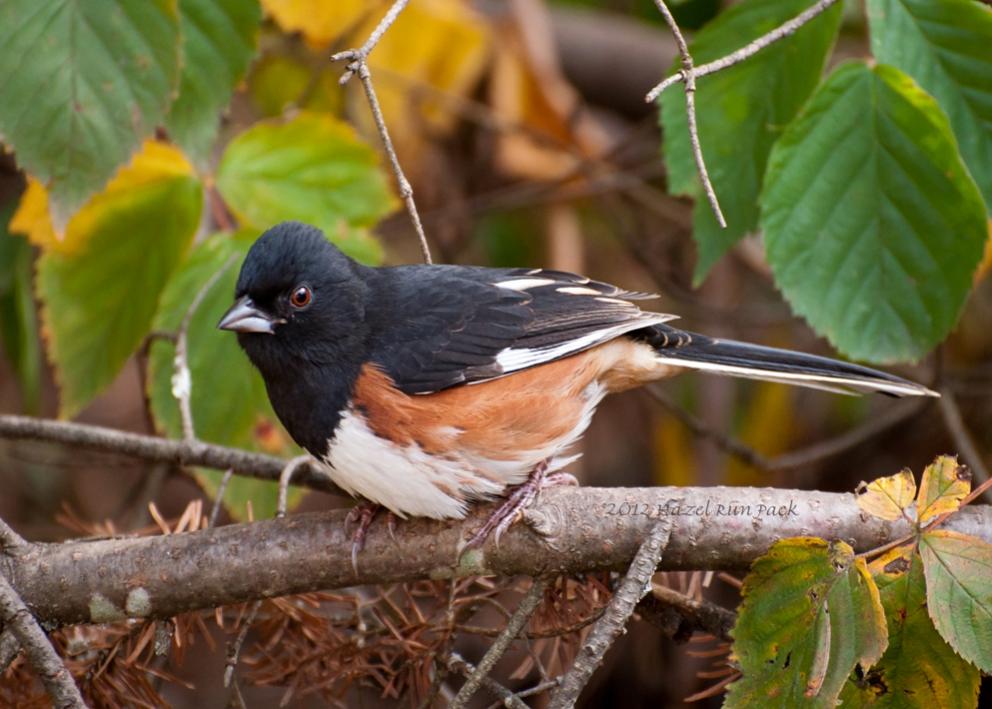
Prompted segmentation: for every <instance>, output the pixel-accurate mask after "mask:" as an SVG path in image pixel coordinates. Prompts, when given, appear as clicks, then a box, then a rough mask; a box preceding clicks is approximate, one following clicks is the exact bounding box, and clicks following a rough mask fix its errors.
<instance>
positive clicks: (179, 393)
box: [172, 254, 238, 441]
mask: <svg viewBox="0 0 992 709" xmlns="http://www.w3.org/2000/svg"><path fill="white" fill-rule="evenodd" d="M237 258H238V255H237V254H231V255H230V256H229V257H228V258H227V260H226V261H225V262H224V264H223V265H222V266H221V267H220V268H218V269H217V271H216V273H214V274H213V275H212V276H210V278H208V279H207V282H206V283H204V284H203V286H202V287H201V288H200V290H199V291H197V293H196V295H195V296H193V300H192V302H190V304H189V308H187V309H186V314H185V315H183V319H182V322H181V323H180V325H179V331H178V332H177V333H176V356H175V358H174V359H173V369H174V371H173V374H172V396H174V397H175V398H176V401H178V402H179V417H180V419H181V420H182V426H183V438H184V439H186V440H187V441H192V440H195V439H196V429H195V428H194V427H193V406H192V403H191V399H192V395H193V376H192V375H191V374H190V371H189V358H188V349H189V347H188V342H187V338H188V336H189V325H190V323H191V322H192V321H193V316H194V315H195V314H196V311H197V309H198V308H199V307H200V305H201V304H202V303H203V299H204V298H205V297H206V296H207V293H208V292H209V291H210V289H211V288H213V287H214V284H215V283H217V281H218V280H219V279H220V277H221V276H223V275H224V272H225V271H226V270H227V269H229V268H230V267H231V264H233V263H234V261H235V259H237Z"/></svg>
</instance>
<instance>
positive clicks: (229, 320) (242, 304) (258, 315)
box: [217, 295, 284, 335]
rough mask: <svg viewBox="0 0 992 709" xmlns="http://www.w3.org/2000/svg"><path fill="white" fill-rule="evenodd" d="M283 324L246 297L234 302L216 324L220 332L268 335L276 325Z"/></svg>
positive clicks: (273, 330)
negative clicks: (231, 331)
mask: <svg viewBox="0 0 992 709" xmlns="http://www.w3.org/2000/svg"><path fill="white" fill-rule="evenodd" d="M281 322H284V321H283V320H282V319H277V318H274V317H272V316H271V315H269V314H268V313H266V312H265V311H263V310H260V309H259V308H258V306H256V305H255V303H253V302H252V300H251V298H249V297H248V296H247V295H244V296H241V297H240V298H238V300H237V301H235V303H234V305H232V306H231V309H230V310H228V311H227V312H226V313H224V317H222V318H221V319H220V322H219V323H217V327H218V328H220V329H221V330H233V331H234V332H264V333H267V334H269V335H271V334H272V333H274V332H275V329H276V325H278V324H279V323H281Z"/></svg>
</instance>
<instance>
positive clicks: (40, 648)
mask: <svg viewBox="0 0 992 709" xmlns="http://www.w3.org/2000/svg"><path fill="white" fill-rule="evenodd" d="M0 619H2V620H3V625H4V628H5V629H6V628H10V631H11V633H12V634H13V635H14V637H15V638H17V640H18V642H19V643H20V645H21V647H22V648H23V649H24V654H25V655H27V658H28V661H30V663H31V665H32V667H34V671H35V672H36V673H37V674H38V677H39V678H41V682H42V684H44V685H45V689H46V690H47V691H48V694H49V696H50V697H51V698H52V704H53V706H55V707H58V708H59V709H63V708H65V709H86V704H85V703H83V697H82V695H81V694H80V693H79V688H78V687H77V686H76V683H75V682H74V681H73V679H72V675H71V674H70V673H69V670H68V669H66V666H65V664H63V662H62V658H61V657H59V654H58V653H57V652H56V651H55V648H54V647H52V643H51V642H50V641H49V640H48V636H47V635H45V631H43V630H42V629H41V627H40V626H39V625H38V623H37V622H36V621H35V618H34V616H33V615H31V611H30V610H29V609H28V607H27V606H26V605H24V601H23V600H21V597H20V596H19V595H18V594H17V591H15V590H14V589H13V588H12V587H11V585H10V584H9V583H8V582H7V580H6V579H5V578H3V577H2V576H0ZM4 654H9V653H4Z"/></svg>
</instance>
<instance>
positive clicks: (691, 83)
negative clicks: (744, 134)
mask: <svg viewBox="0 0 992 709" xmlns="http://www.w3.org/2000/svg"><path fill="white" fill-rule="evenodd" d="M654 4H655V5H657V6H658V11H659V12H661V15H662V17H664V18H665V23H666V24H667V25H668V27H669V29H671V30H672V35H674V37H675V44H676V45H677V46H678V48H679V56H680V57H681V58H682V71H681V72H680V76H682V77H683V80H684V81H685V111H686V123H687V125H688V127H689V145H690V146H691V147H692V157H693V159H694V160H695V161H696V171H697V172H698V173H699V179H700V181H701V182H702V183H703V192H704V193H705V194H706V199H707V200H708V201H709V203H710V209H712V210H713V215H714V216H715V217H716V221H717V224H719V225H720V228H721V229H726V228H727V220H726V219H725V218H724V216H723V210H722V209H720V200H718V199H717V196H716V190H714V189H713V183H712V182H710V174H709V171H707V169H706V161H705V160H704V159H703V149H702V146H701V145H700V144H699V128H698V126H697V124H696V70H695V68H694V67H693V64H692V55H691V54H689V46H688V45H687V44H686V41H685V37H683V36H682V31H681V30H680V29H679V26H678V23H677V22H675V17H674V16H673V15H672V13H671V11H670V10H669V9H668V5H666V4H665V0H655V1H654ZM653 93H654V91H653V90H652V92H651V94H653ZM651 94H648V96H649V99H648V100H649V101H653V99H651V98H650V96H651Z"/></svg>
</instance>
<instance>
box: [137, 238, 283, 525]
mask: <svg viewBox="0 0 992 709" xmlns="http://www.w3.org/2000/svg"><path fill="white" fill-rule="evenodd" d="M256 235H257V233H256V232H241V233H238V234H235V235H228V234H217V235H215V236H212V237H210V238H209V239H207V240H206V241H205V242H203V243H202V244H200V245H199V246H198V247H197V248H196V249H195V250H194V251H193V252H192V253H191V254H190V257H189V258H188V259H187V260H186V262H185V263H184V264H183V266H182V267H181V268H180V269H179V270H177V271H176V273H175V274H174V275H173V277H172V278H171V279H170V280H169V283H168V285H167V286H166V288H165V291H164V292H163V294H162V301H161V307H160V308H159V311H158V313H157V314H156V316H155V325H154V327H155V330H156V331H162V332H172V333H175V332H177V331H178V329H179V327H180V324H181V323H182V320H183V318H184V317H185V315H186V312H187V311H188V310H189V307H190V304H191V303H192V301H193V298H195V297H196V294H197V293H199V292H200V291H201V290H202V289H203V287H204V286H205V285H206V284H207V281H209V280H210V278H212V277H213V276H214V275H215V274H217V273H218V272H220V271H221V269H222V268H225V266H226V268H225V270H224V271H223V272H222V274H221V275H220V277H219V278H218V279H217V281H216V282H215V283H214V284H213V286H211V287H210V289H209V290H207V291H206V293H205V295H204V297H203V300H202V302H201V303H200V306H199V308H198V309H197V310H196V312H195V313H194V314H193V317H192V319H191V321H190V326H189V330H188V333H187V349H188V352H187V362H188V364H189V369H190V375H191V381H192V389H191V394H190V405H191V408H192V413H193V425H194V428H195V431H196V436H197V438H199V439H201V440H204V441H210V442H212V443H220V444H223V445H228V446H235V447H238V448H245V449H249V450H265V452H267V453H273V454H278V455H296V454H297V451H296V449H295V448H293V447H292V445H291V444H290V443H289V439H288V438H287V437H286V436H285V434H283V433H281V428H280V427H279V423H278V422H277V420H276V417H275V414H274V413H273V412H272V409H271V407H270V406H269V400H268V397H267V396H266V393H265V385H264V383H263V382H262V378H261V376H260V375H259V374H258V372H257V371H256V370H255V368H254V367H252V365H251V363H250V362H249V361H248V358H247V357H246V356H245V354H244V352H242V351H241V348H240V347H239V346H238V341H237V338H236V337H235V336H234V335H233V334H232V333H230V332H224V331H221V330H218V329H217V322H218V321H219V320H220V318H221V316H222V315H223V314H224V312H225V311H226V310H227V309H228V308H229V307H230V305H231V303H232V302H233V298H234V284H235V281H236V280H237V277H238V270H239V268H240V266H241V262H242V261H243V260H244V256H245V254H246V253H247V252H248V248H249V247H250V246H251V243H252V241H254V238H255V236H256ZM174 357H175V346H174V345H173V344H172V343H171V342H166V341H156V342H155V343H153V345H152V348H151V352H150V357H149V362H148V374H149V378H148V382H149V391H148V395H149V399H150V401H151V408H152V415H153V416H154V418H155V422H156V424H157V426H158V427H159V428H160V429H161V430H162V431H163V432H164V433H165V434H167V435H169V436H171V437H173V438H180V437H182V424H181V420H180V416H179V406H178V404H177V402H176V400H175V397H174V396H173V395H172V375H173V372H174V364H173V360H174ZM220 477H221V474H220V473H218V472H217V471H214V470H202V469H201V470H197V471H196V478H197V480H198V482H199V483H200V484H201V485H202V486H203V487H204V489H206V491H207V492H208V493H209V494H210V495H213V494H214V493H215V492H216V490H217V485H218V483H219V482H220ZM277 492H278V486H277V485H276V484H274V483H271V482H267V481H263V480H254V479H251V478H243V477H234V478H232V479H231V481H230V483H229V484H228V487H227V492H226V494H225V496H224V500H225V504H226V506H227V508H228V509H229V510H230V512H231V514H232V515H234V516H235V517H237V518H243V517H244V515H245V509H246V506H245V505H246V502H247V501H249V500H250V501H251V503H252V507H253V510H254V513H255V516H256V517H259V518H261V517H271V516H272V515H273V514H275V511H276V498H277ZM298 497H299V493H296V494H295V495H294V499H298Z"/></svg>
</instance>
